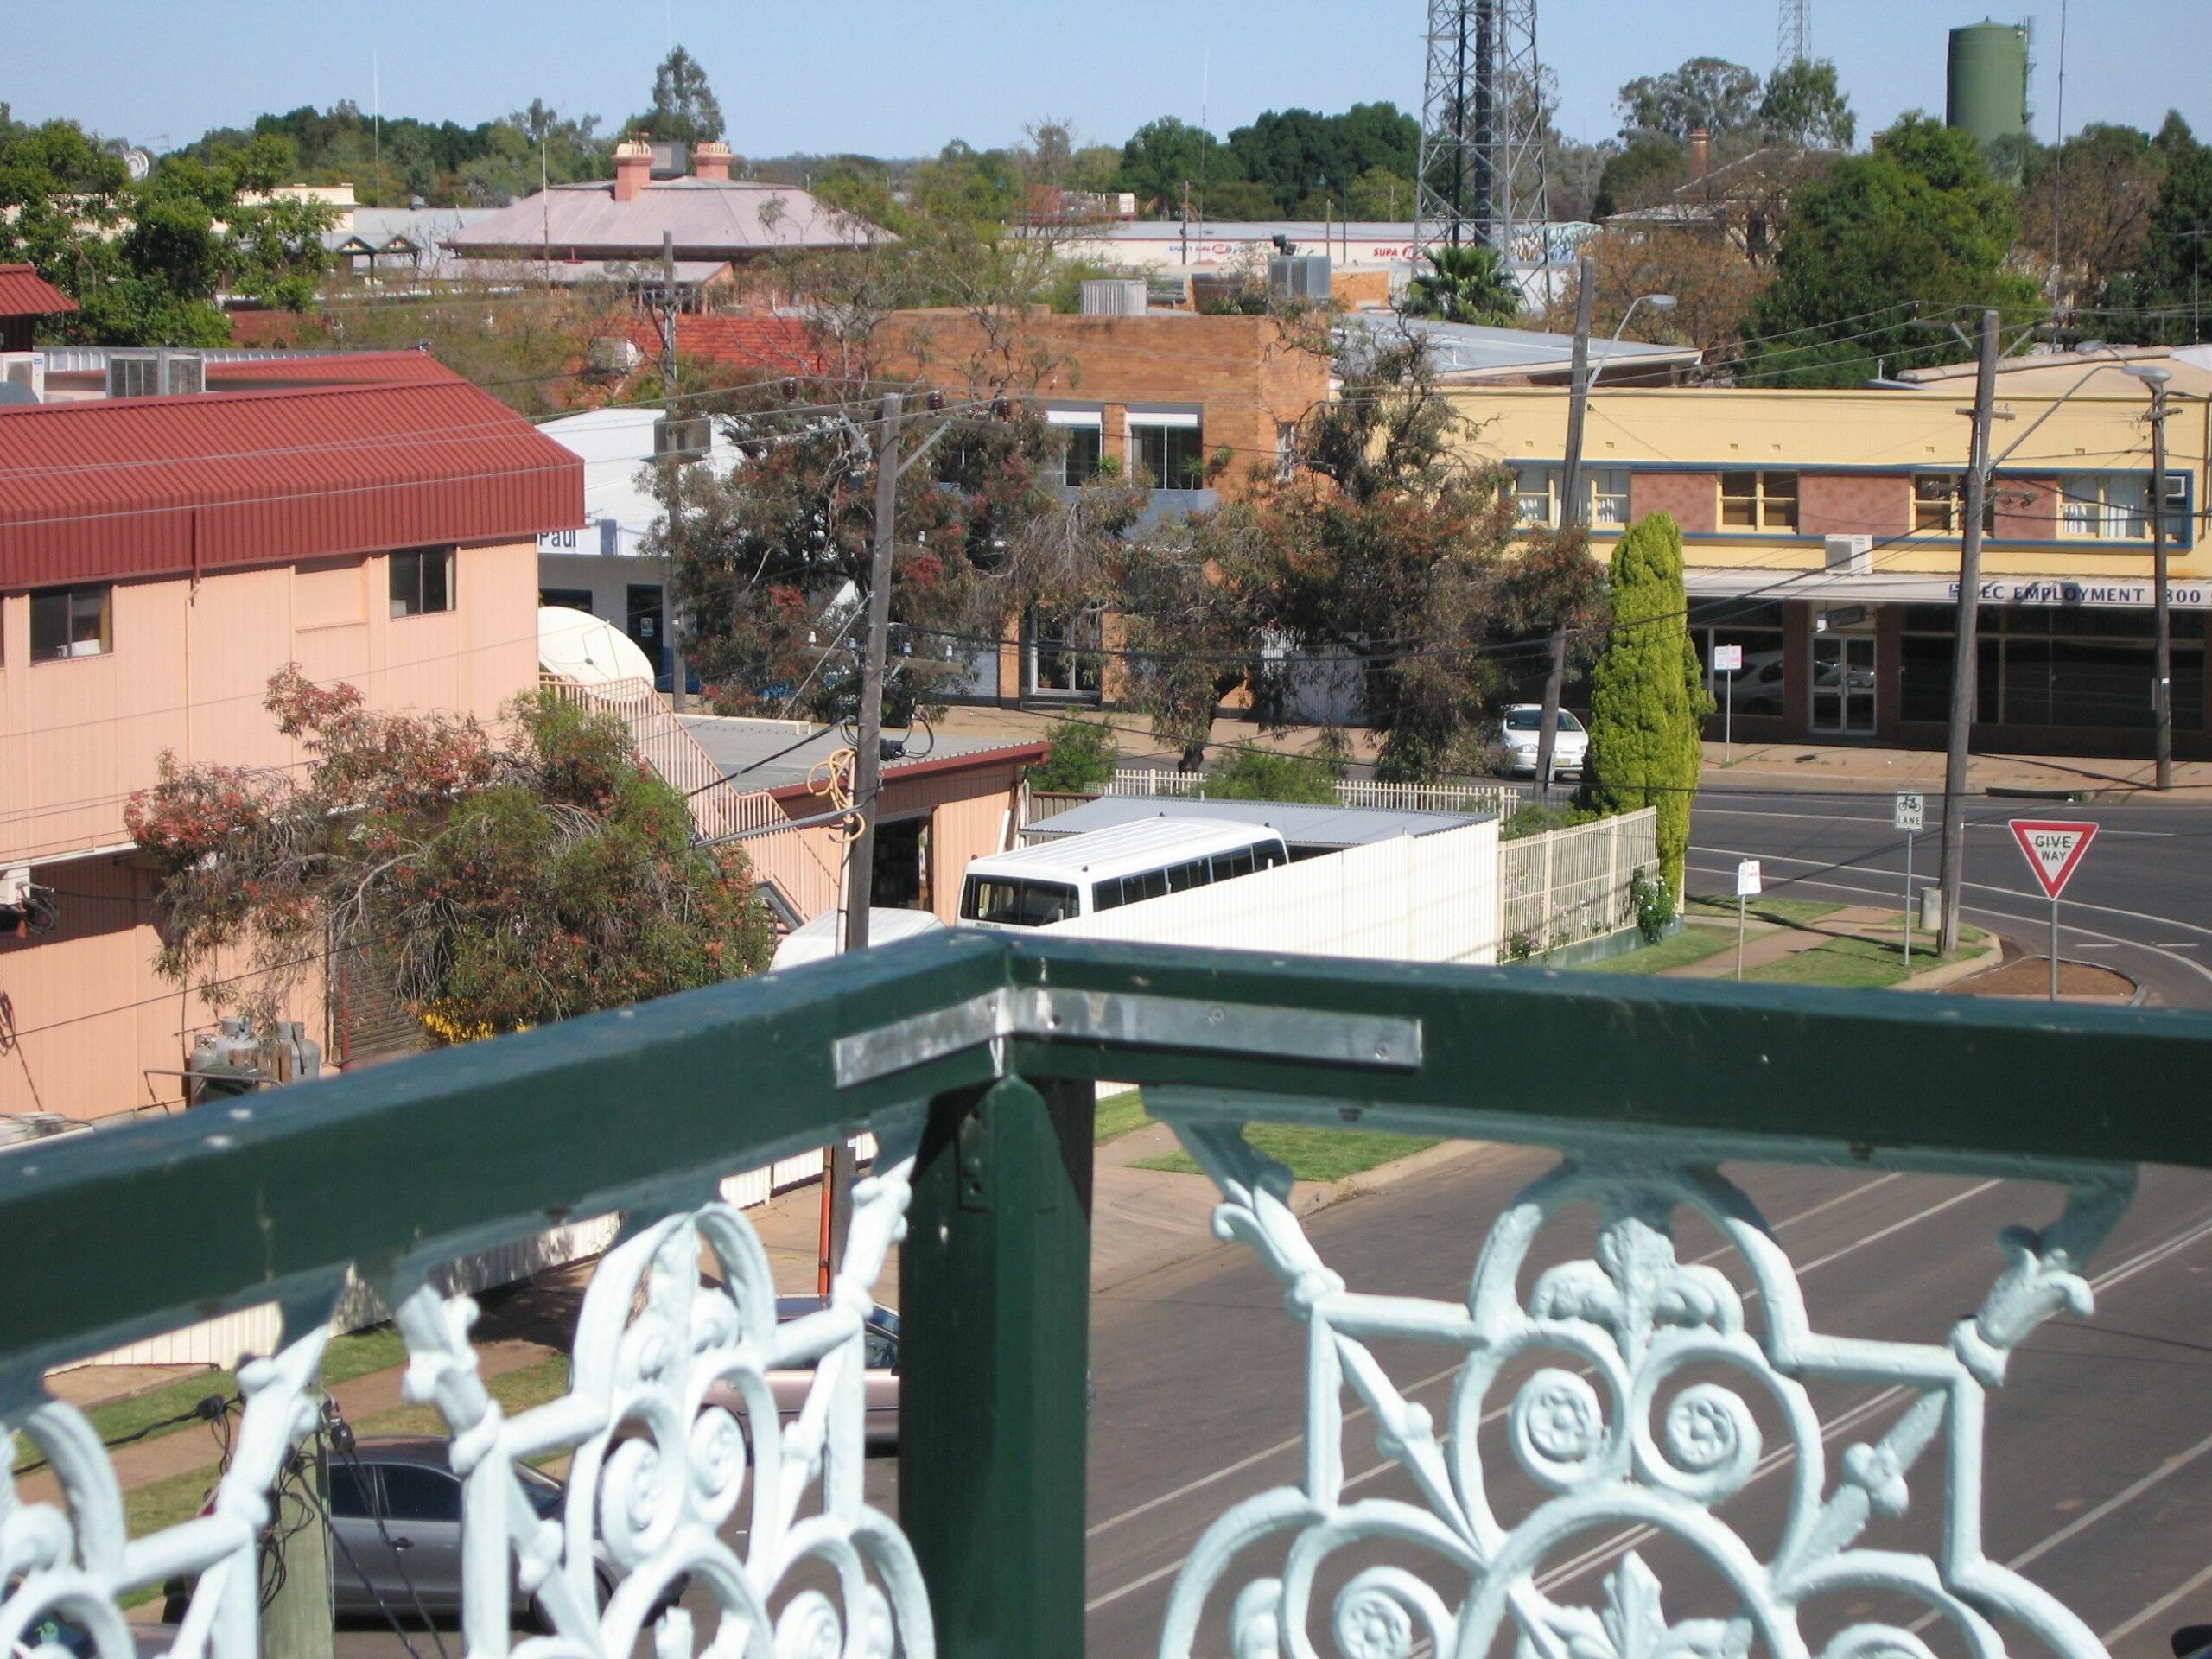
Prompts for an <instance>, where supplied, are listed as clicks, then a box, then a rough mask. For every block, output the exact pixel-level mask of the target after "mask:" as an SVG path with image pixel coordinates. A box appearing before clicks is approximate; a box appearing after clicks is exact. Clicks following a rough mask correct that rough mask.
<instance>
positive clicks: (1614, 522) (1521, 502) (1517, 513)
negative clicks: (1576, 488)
mask: <svg viewBox="0 0 2212 1659" xmlns="http://www.w3.org/2000/svg"><path fill="white" fill-rule="evenodd" d="M1633 471H1634V469H1633V468H1630V467H1617V466H1590V465H1585V466H1584V467H1583V468H1582V477H1581V480H1580V481H1581V484H1582V486H1583V490H1584V493H1585V497H1586V499H1585V501H1584V503H1583V505H1584V508H1585V517H1584V519H1583V523H1584V524H1585V525H1586V527H1587V528H1588V529H1590V530H1591V531H1595V532H1599V533H1600V534H1609V533H1612V532H1616V531H1625V530H1626V529H1627V528H1628V525H1629V490H1630V480H1631V479H1632V476H1633ZM1566 473H1567V467H1566V466H1565V464H1564V463H1562V462H1560V461H1517V462H1516V463H1514V467H1513V516H1514V521H1515V522H1516V524H1519V525H1520V526H1521V527H1522V529H1525V530H1557V529H1558V528H1559V527H1560V520H1561V517H1562V509H1563V505H1564V503H1565V501H1566V497H1565V496H1564V494H1563V493H1561V491H1560V485H1561V484H1562V483H1563V482H1564V481H1565V477H1566ZM1532 477H1535V478H1537V479H1539V480H1541V494H1542V496H1543V498H1544V502H1545V507H1544V516H1543V517H1542V518H1531V517H1529V511H1528V509H1529V502H1530V501H1531V500H1533V499H1535V496H1536V495H1537V494H1538V493H1539V491H1538V490H1537V489H1535V488H1532V487H1530V482H1529V480H1530V479H1531V478H1532ZM1613 480H1618V483H1619V486H1620V487H1619V488H1618V489H1617V490H1608V489H1605V488H1603V487H1602V486H1603V485H1605V483H1607V482H1609V481H1613ZM1607 501H1617V502H1618V503H1619V506H1618V512H1619V515H1620V516H1619V517H1618V518H1605V516H1604V512H1603V507H1602V504H1603V503H1605V502H1607Z"/></svg>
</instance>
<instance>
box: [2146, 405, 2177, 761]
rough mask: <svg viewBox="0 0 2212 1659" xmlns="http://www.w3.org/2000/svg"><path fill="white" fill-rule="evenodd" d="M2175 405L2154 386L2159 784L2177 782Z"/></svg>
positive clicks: (2154, 695)
mask: <svg viewBox="0 0 2212 1659" xmlns="http://www.w3.org/2000/svg"><path fill="white" fill-rule="evenodd" d="M2172 412H2173V406H2172V405H2171V404H2169V403H2168V402H2167V401H2166V389H2165V387H2164V385H2153V386H2152V388H2151V413H2150V416H2149V419H2150V422H2151V582H2152V592H2151V602H2152V613H2151V614H2152V642H2153V650H2154V651H2155V652H2156V662H2155V663H2154V664H2153V666H2152V671H2151V672H2152V682H2151V723H2152V734H2153V735H2152V750H2151V753H2152V754H2153V755H2154V756H2155V757H2156V758H2157V762H2158V787H2159V788H2160V789H2162V790H2164V789H2171V788H2172V787H2173V786H2174V635H2173V617H2172V614H2171V612H2170V611H2169V610H2168V608H2167V604H2166V416H2168V415H2170V414H2171V413H2172Z"/></svg>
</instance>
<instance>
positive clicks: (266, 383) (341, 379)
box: [207, 352, 461, 390]
mask: <svg viewBox="0 0 2212 1659" xmlns="http://www.w3.org/2000/svg"><path fill="white" fill-rule="evenodd" d="M460 379H461V376H459V375H457V374H455V373H454V372H453V371H452V370H451V369H449V368H448V367H446V365H444V364H442V363H441V362H439V361H438V359H436V358H435V357H432V356H431V355H430V354H429V353H428V352H317V353H314V354H313V355H312V356H308V357H264V358H252V359H246V360H245V361H243V362H239V361H232V362H228V363H225V362H214V363H210V364H209V365H207V384H208V385H210V386H213V387H216V388H219V389H222V390H228V389H229V388H231V387H233V386H236V387H240V388H244V387H248V386H251V387H268V388H271V389H273V388H275V387H277V386H348V385H352V386H358V385H419V384H423V383H429V382H437V381H459V380H460Z"/></svg>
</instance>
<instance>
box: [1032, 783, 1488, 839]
mask: <svg viewBox="0 0 2212 1659" xmlns="http://www.w3.org/2000/svg"><path fill="white" fill-rule="evenodd" d="M1494 816H1495V815H1494V814H1492V813H1488V812H1414V811H1404V810H1399V809H1397V808H1395V807H1370V806H1311V805H1307V804H1305V803H1303V802H1297V801H1241V800H1240V801H1210V800H1205V799H1204V798H1200V799H1196V800H1192V799H1189V798H1172V797H1163V796H1147V795H1102V796H1100V797H1099V798H1097V799H1096V800H1090V801H1085V802H1084V804H1082V805H1081V806H1071V807H1070V808H1069V809H1068V810H1066V811H1065V812H1056V813H1054V814H1053V815H1052V817H1049V818H1040V819H1039V820H1038V821H1037V822H1036V823H1032V824H1031V825H1030V826H1029V827H1028V828H1027V829H1024V830H1023V831H1022V832H1021V833H1022V837H1023V839H1024V840H1025V841H1026V842H1028V843H1029V844H1031V845H1035V844H1036V843H1038V842H1045V841H1054V840H1058V839H1059V838H1061V837H1063V836H1084V835H1090V834H1094V833H1096V831H1098V830H1101V829H1114V828H1116V827H1118V826H1120V825H1122V824H1128V823H1143V822H1145V821H1147V820H1148V819H1152V818H1208V819H1217V820H1218V819H1227V820H1228V821H1230V823H1249V824H1253V825H1255V826H1258V827H1261V828H1264V829H1273V830H1275V831H1277V832H1278V833H1280V834H1281V836H1282V838H1283V842H1284V844H1285V845H1286V846H1287V847H1289V848H1290V849H1291V850H1292V851H1293V852H1296V851H1298V850H1300V849H1306V850H1308V851H1312V850H1314V849H1335V848H1340V847H1363V846H1365V845H1366V844H1367V843H1368V842H1373V841H1389V840H1390V839H1391V838H1393V837H1394V836H1433V835H1435V834H1437V833H1438V832H1439V831H1440V830H1445V829H1465V827H1466V826H1467V825H1469V824H1471V823H1482V822H1483V821H1484V819H1486V818H1490V817H1494Z"/></svg>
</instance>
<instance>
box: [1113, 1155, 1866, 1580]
mask: <svg viewBox="0 0 2212 1659" xmlns="http://www.w3.org/2000/svg"><path fill="white" fill-rule="evenodd" d="M1903 1173H1904V1172H1903V1171H1900V1170H1892V1171H1891V1172H1890V1173H1888V1174H1886V1175H1878V1176H1876V1177H1875V1178H1874V1179H1872V1180H1869V1181H1864V1182H1861V1183H1860V1184H1859V1185H1857V1186H1854V1187H1853V1188H1852V1189H1851V1190H1850V1191H1848V1192H1839V1193H1837V1194H1836V1195H1835V1197H1834V1198H1824V1199H1822V1200H1821V1202H1820V1203H1818V1204H1816V1205H1814V1206H1813V1207H1812V1208H1811V1209H1809V1210H1800V1211H1798V1212H1797V1213H1796V1215H1794V1216H1785V1217H1783V1219H1782V1220H1780V1221H1777V1222H1776V1223H1775V1224H1774V1230H1775V1231H1777V1232H1780V1231H1781V1230H1783V1228H1785V1227H1795V1226H1796V1224H1798V1223H1799V1222H1801V1221H1810V1220H1811V1219H1812V1218H1813V1217H1815V1216H1817V1215H1820V1214H1821V1213H1823V1212H1824V1211H1829V1210H1833V1209H1834V1208H1835V1207H1836V1205H1840V1204H1848V1203H1849V1202H1850V1201H1851V1200H1852V1199H1853V1198H1863V1197H1864V1196H1866V1194H1867V1193H1869V1192H1872V1191H1874V1189H1875V1188H1877V1187H1881V1186H1887V1185H1889V1184H1890V1183H1891V1181H1894V1180H1897V1179H1900V1178H1901V1177H1902V1175H1903ZM1733 1248H1734V1247H1733V1246H1732V1245H1726V1244H1724V1245H1722V1246H1721V1247H1720V1248H1719V1249H1716V1250H1707V1252H1706V1253H1705V1254H1704V1255H1700V1256H1699V1257H1698V1258H1697V1260H1696V1261H1695V1262H1692V1263H1691V1264H1690V1265H1691V1266H1693V1267H1701V1266H1703V1265H1704V1264H1705V1263H1706V1262H1712V1261H1714V1260H1716V1259H1717V1258H1719V1257H1720V1256H1723V1255H1728V1254H1729V1253H1730V1252H1731V1251H1732V1249H1733ZM1829 1259H1833V1258H1829ZM1465 1363H1466V1362H1465V1361H1464V1360H1462V1361H1461V1362H1460V1364H1465ZM1458 1372H1459V1365H1447V1366H1446V1367H1445V1368H1444V1369H1443V1370H1440V1371H1438V1372H1435V1373H1434V1374H1433V1375H1431V1376H1424V1377H1422V1378H1421V1380H1420V1381H1419V1382H1417V1383H1408V1385H1407V1387H1406V1389H1405V1390H1404V1392H1405V1393H1407V1394H1408V1395H1413V1394H1417V1393H1419V1392H1420V1391H1421V1389H1426V1388H1430V1387H1433V1385H1434V1384H1436V1383H1441V1382H1443V1381H1444V1379H1445V1378H1446V1377H1448V1376H1455V1375H1457V1374H1458ZM1367 1414H1368V1408H1367V1407H1365V1406H1362V1407H1360V1408H1358V1409H1357V1411H1353V1412H1350V1413H1348V1414H1346V1415H1345V1417H1344V1421H1345V1422H1346V1423H1347V1424H1350V1423H1355V1422H1357V1421H1359V1420H1360V1419H1361V1418H1363V1417H1364V1416H1366V1415H1367ZM1484 1421H1488V1419H1485V1420H1484ZM1305 1443H1306V1436H1305V1435H1303V1434H1294V1435H1293V1436H1291V1438H1290V1439H1288V1440H1278V1441H1276V1442H1275V1444H1274V1445H1273V1446H1268V1448H1267V1449H1266V1450H1264V1451H1261V1452H1254V1453H1252V1455H1251V1456H1250V1457H1249V1458H1240V1459H1237V1460H1236V1462H1235V1463H1232V1464H1230V1465H1226V1466H1225V1467H1224V1468H1220V1469H1217V1470H1215V1471H1213V1472H1212V1473H1211V1474H1207V1475H1200V1476H1199V1477H1198V1478H1197V1479H1196V1480H1192V1481H1189V1482H1186V1483H1185V1484H1183V1485H1180V1486H1178V1487H1177V1488H1175V1490H1174V1491H1172V1492H1162V1493H1161V1494H1160V1496H1159V1497H1153V1498H1147V1499H1146V1500H1145V1501H1144V1502H1143V1503H1140V1504H1138V1505H1137V1506H1136V1507H1135V1509H1129V1510H1122V1512H1121V1513H1120V1514H1119V1515H1111V1516H1107V1517H1106V1519H1104V1520H1103V1521H1099V1522H1094V1523H1092V1525H1090V1527H1089V1528H1087V1529H1084V1537H1085V1538H1096V1537H1097V1536H1098V1535H1099V1534H1101V1533H1103V1532H1105V1531H1107V1530H1109V1529H1111V1528H1114V1527H1118V1526H1120V1525H1121V1524H1122V1522H1124V1521H1134V1520H1135V1519H1136V1518H1137V1516H1141V1515H1145V1514H1148V1513H1149V1512H1150V1511H1152V1510H1156V1509H1158V1508H1159V1507H1160V1505H1161V1504H1163V1503H1173V1502H1174V1501H1175V1500H1176V1499H1177V1498H1179V1497H1189V1496H1190V1495H1191V1494H1192V1492H1195V1491H1202V1490H1203V1489H1205V1487H1208V1486H1211V1485H1212V1484H1214V1483H1215V1482H1216V1481H1217V1480H1225V1479H1227V1478H1229V1477H1230V1476H1231V1475H1236V1474H1242V1473H1243V1471H1245V1470H1247V1469H1249V1468H1250V1467H1251V1466H1252V1465H1254V1464H1255V1463H1265V1462H1266V1461H1267V1460H1268V1459H1269V1458H1274V1457H1280V1456H1281V1455H1282V1454H1283V1453H1284V1452H1292V1451H1295V1450H1296V1449H1297V1448H1298V1447H1300V1446H1303V1445H1304V1444H1305Z"/></svg>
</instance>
